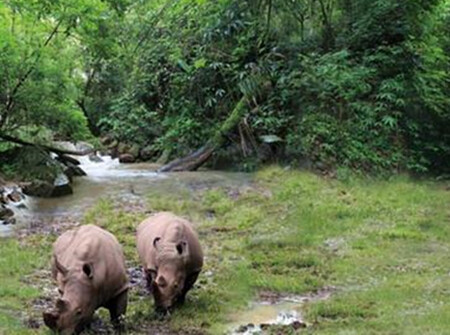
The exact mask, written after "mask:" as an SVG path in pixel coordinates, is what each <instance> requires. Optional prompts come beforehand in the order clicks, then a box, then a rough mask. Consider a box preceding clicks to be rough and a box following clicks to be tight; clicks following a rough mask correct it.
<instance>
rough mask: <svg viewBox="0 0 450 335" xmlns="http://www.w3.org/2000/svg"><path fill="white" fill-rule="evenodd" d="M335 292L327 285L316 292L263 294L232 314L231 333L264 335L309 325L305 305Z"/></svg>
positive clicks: (229, 331) (234, 334) (235, 334)
mask: <svg viewBox="0 0 450 335" xmlns="http://www.w3.org/2000/svg"><path fill="white" fill-rule="evenodd" d="M331 292H332V289H331V288H325V289H323V290H320V291H319V292H317V293H315V294H309V295H303V296H301V295H287V296H281V295H277V294H275V293H262V294H261V295H260V299H259V300H257V301H254V302H252V303H251V304H250V307H249V309H247V310H245V311H240V312H239V313H237V314H236V315H234V316H233V317H232V322H231V324H230V327H229V328H228V334H231V335H238V334H239V335H250V334H264V333H266V332H269V331H271V330H275V331H279V332H281V333H283V332H287V331H288V330H289V329H291V330H297V329H300V328H306V327H307V323H306V321H305V319H304V316H303V314H302V309H303V306H304V305H305V304H306V303H307V302H310V301H317V300H325V299H328V298H329V297H330V295H331Z"/></svg>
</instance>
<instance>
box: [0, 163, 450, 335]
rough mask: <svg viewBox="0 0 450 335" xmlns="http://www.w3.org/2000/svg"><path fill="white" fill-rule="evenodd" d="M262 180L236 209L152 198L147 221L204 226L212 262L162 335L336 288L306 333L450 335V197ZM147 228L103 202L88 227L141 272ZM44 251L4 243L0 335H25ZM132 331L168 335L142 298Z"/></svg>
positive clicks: (411, 186) (311, 307) (214, 195)
mask: <svg viewBox="0 0 450 335" xmlns="http://www.w3.org/2000/svg"><path fill="white" fill-rule="evenodd" d="M255 180H256V181H255V184H254V186H253V187H250V188H242V189H241V192H240V194H239V195H238V196H237V197H236V196H235V195H233V196H231V195H229V194H228V193H227V190H225V189H220V188H215V189H210V190H206V191H198V192H196V193H195V194H189V193H182V192H181V193H176V194H170V195H161V194H150V195H149V196H148V210H151V211H160V210H171V211H173V212H175V213H177V214H179V215H182V216H185V217H187V218H189V219H191V221H192V222H194V223H195V224H196V226H197V229H198V232H199V235H200V239H201V242H202V244H203V246H204V249H205V253H206V256H207V258H206V261H205V267H204V271H203V273H202V275H201V276H200V278H199V282H198V288H196V289H195V290H193V291H191V293H190V294H189V295H188V301H187V303H186V305H185V306H183V307H182V308H180V309H178V310H176V311H175V312H174V313H173V314H172V317H171V319H170V321H163V322H162V324H164V325H167V326H168V327H170V328H172V329H174V330H181V329H183V330H186V329H197V330H203V331H205V332H208V333H213V334H216V333H221V332H223V331H224V329H226V324H227V322H229V318H230V315H232V314H235V313H236V311H237V310H239V309H244V308H246V306H247V303H248V302H249V301H250V300H251V299H253V298H254V297H255V296H256V294H257V292H258V291H260V290H265V291H267V290H269V291H275V292H283V293H296V294H302V293H306V292H311V291H316V290H319V289H320V288H323V287H326V286H333V287H335V292H334V293H333V294H332V296H331V298H330V299H328V300H324V301H316V302H311V303H309V304H307V305H306V306H305V314H306V317H307V321H308V322H309V323H310V324H311V326H310V327H309V328H308V330H307V331H306V332H310V333H314V334H362V333H367V334H448V333H450V304H449V301H450V289H449V288H450V275H449V269H450V257H449V254H450V253H449V252H450V240H449V236H450V205H449V204H450V192H449V191H448V190H446V188H447V189H448V185H446V184H444V183H435V182H431V181H414V180H410V179H409V178H407V177H405V176H397V177H393V178H391V179H390V180H376V179H363V178H348V180H346V181H345V182H340V181H337V180H329V179H324V178H321V177H319V176H316V175H314V174H312V173H308V172H299V171H285V170H282V169H281V168H278V167H271V168H266V169H264V170H262V171H260V172H259V173H257V174H256V176H255ZM144 216H145V215H144V214H143V213H134V212H126V211H125V210H124V209H121V208H116V207H115V205H114V204H112V203H111V202H109V201H108V200H101V201H100V202H99V203H98V204H97V205H96V207H95V208H94V209H93V210H91V211H90V212H89V213H87V214H86V216H85V220H84V221H85V223H95V224H98V225H100V226H102V227H104V228H106V229H108V230H110V231H112V232H113V233H115V234H116V236H117V237H118V239H119V241H120V242H121V243H122V244H123V245H124V249H125V254H126V256H127V259H128V260H129V261H130V262H131V264H133V265H138V259H137V255H136V251H135V242H134V232H135V228H136V226H137V225H138V224H139V222H140V221H141V219H142V218H143V217H144ZM38 240H39V237H36V238H35V239H34V241H31V240H30V239H29V240H27V241H25V243H26V244H27V247H26V248H24V247H21V246H20V245H19V244H18V243H17V242H11V241H7V242H5V241H2V242H1V245H0V250H1V255H2V257H1V259H0V265H2V266H0V281H1V286H0V298H1V301H0V333H1V331H2V327H3V328H4V329H8V330H9V329H14V330H15V331H16V330H17V331H19V330H20V329H22V330H23V326H21V323H20V321H18V319H17V316H18V315H19V314H18V313H16V312H19V311H20V309H21V308H22V307H23V306H24V305H27V303H29V301H30V299H33V298H34V297H36V296H38V295H39V292H38V291H36V289H33V288H30V286H28V285H26V284H24V283H23V282H20V278H22V277H23V276H24V275H26V274H28V273H30V272H32V271H33V269H35V268H39V267H42V266H44V265H46V264H47V263H46V260H47V259H48V255H47V254H46V253H47V252H49V248H48V246H49V242H48V241H44V242H42V243H41V244H43V245H44V247H43V248H42V247H40V246H39V247H38V244H37V242H36V241H38ZM36 252H37V255H38V256H36ZM18 259H20V260H18ZM17 264H20V265H17ZM127 319H128V322H129V323H130V324H133V325H139V324H148V323H151V324H154V323H156V324H160V323H161V321H158V320H157V318H156V316H155V315H154V314H153V312H152V302H151V299H141V298H140V297H138V296H137V295H136V294H135V293H132V294H131V297H130V304H129V311H128V315H127ZM5 320H6V321H5ZM5 324H6V326H5ZM5 327H6V328H5Z"/></svg>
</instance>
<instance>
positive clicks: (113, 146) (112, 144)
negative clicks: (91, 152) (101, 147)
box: [106, 140, 119, 149]
mask: <svg viewBox="0 0 450 335" xmlns="http://www.w3.org/2000/svg"><path fill="white" fill-rule="evenodd" d="M118 146H119V142H118V141H117V140H112V141H111V143H109V144H108V145H107V146H106V147H107V148H108V149H114V148H117V147H118Z"/></svg>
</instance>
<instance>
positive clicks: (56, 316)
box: [43, 225, 128, 334]
mask: <svg viewBox="0 0 450 335" xmlns="http://www.w3.org/2000/svg"><path fill="white" fill-rule="evenodd" d="M52 277H53V279H54V280H56V282H57V285H58V290H59V292H60V294H61V297H60V298H59V299H58V300H57V302H56V307H55V310H54V311H51V312H45V313H44V314H43V316H44V322H45V324H46V325H47V326H48V327H49V328H51V329H52V330H54V331H57V332H59V333H61V334H73V333H78V332H80V331H81V330H83V328H84V326H85V325H87V324H88V323H89V322H90V320H91V318H92V315H93V314H94V312H95V310H96V309H97V308H99V307H105V308H107V309H109V312H110V316H111V320H112V322H113V323H114V325H115V326H117V325H118V324H119V320H120V316H121V315H124V314H125V312H126V308H127V295H128V278H127V274H126V268H125V259H124V255H123V251H122V247H121V246H120V245H119V242H118V241H117V239H116V238H115V237H114V235H112V234H111V233H109V232H107V231H105V230H103V229H101V228H99V227H97V226H94V225H86V226H81V227H79V228H77V229H74V230H70V231H67V232H65V233H64V234H62V235H61V236H60V237H59V238H58V239H57V240H56V242H55V243H54V244H53V257H52Z"/></svg>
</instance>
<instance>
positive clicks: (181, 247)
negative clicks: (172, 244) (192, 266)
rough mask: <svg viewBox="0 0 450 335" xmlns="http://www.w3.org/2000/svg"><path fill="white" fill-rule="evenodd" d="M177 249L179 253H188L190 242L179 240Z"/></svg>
mask: <svg viewBox="0 0 450 335" xmlns="http://www.w3.org/2000/svg"><path fill="white" fill-rule="evenodd" d="M176 248H177V251H178V254H179V255H184V256H185V255H187V254H188V244H187V242H186V241H181V242H178V244H177V245H176Z"/></svg>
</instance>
